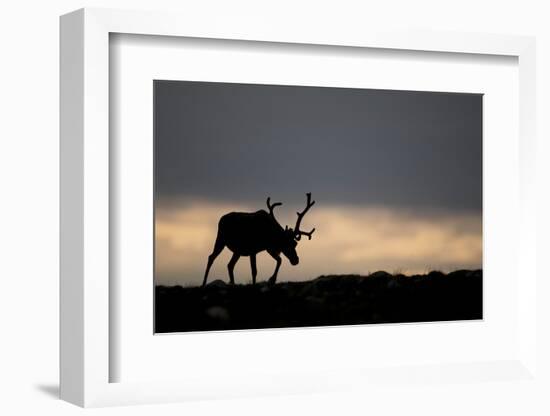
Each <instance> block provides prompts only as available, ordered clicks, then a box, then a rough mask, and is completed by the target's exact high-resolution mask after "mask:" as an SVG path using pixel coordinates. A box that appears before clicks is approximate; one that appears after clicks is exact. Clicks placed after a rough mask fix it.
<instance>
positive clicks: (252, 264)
mask: <svg viewBox="0 0 550 416" xmlns="http://www.w3.org/2000/svg"><path fill="white" fill-rule="evenodd" d="M250 268H251V269H252V284H253V285H255V284H256V275H257V274H258V270H256V255H255V254H252V255H251V256H250Z"/></svg>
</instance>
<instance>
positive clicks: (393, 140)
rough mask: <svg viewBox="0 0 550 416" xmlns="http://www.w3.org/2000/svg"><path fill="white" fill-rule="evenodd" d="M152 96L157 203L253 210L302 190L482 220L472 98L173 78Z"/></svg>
mask: <svg viewBox="0 0 550 416" xmlns="http://www.w3.org/2000/svg"><path fill="white" fill-rule="evenodd" d="M154 92H155V169H156V196H157V198H165V197H183V198H188V197H192V198H199V199H208V200H214V201H216V200H220V201H222V200H225V201H246V202H254V204H255V205H256V204H257V205H263V203H264V201H265V197H266V195H272V196H273V198H274V199H277V200H281V199H282V200H284V201H285V202H300V203H301V202H303V198H304V193H305V192H310V191H311V192H312V193H313V194H314V195H315V198H316V199H317V200H321V201H324V202H326V203H334V204H351V205H365V204H366V205H374V206H379V205H380V206H386V207H390V208H404V209H410V210H413V211H417V212H419V211H422V210H425V209H434V210H442V211H468V212H472V211H474V212H481V201H482V189H481V186H482V183H481V174H482V139H481V135H482V111H481V110H482V96H481V95H480V94H455V93H431V92H410V91H388V90H368V89H343V88H322V87H294V86H273V85H251V84H229V83H207V82H182V81H155V83H154ZM258 202H260V203H259V204H258ZM262 208H263V206H262Z"/></svg>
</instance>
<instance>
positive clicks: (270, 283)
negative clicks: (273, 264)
mask: <svg viewBox="0 0 550 416" xmlns="http://www.w3.org/2000/svg"><path fill="white" fill-rule="evenodd" d="M276 281H277V278H275V277H270V278H269V280H268V281H267V283H268V284H269V285H274V284H275V282H276Z"/></svg>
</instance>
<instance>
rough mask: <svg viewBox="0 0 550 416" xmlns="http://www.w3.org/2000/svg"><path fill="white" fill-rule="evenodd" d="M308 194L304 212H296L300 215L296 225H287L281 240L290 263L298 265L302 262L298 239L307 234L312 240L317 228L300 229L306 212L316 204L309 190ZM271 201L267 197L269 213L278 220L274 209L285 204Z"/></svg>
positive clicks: (283, 250) (282, 247)
mask: <svg viewBox="0 0 550 416" xmlns="http://www.w3.org/2000/svg"><path fill="white" fill-rule="evenodd" d="M306 196H307V202H306V207H305V208H304V210H303V211H302V212H297V213H296V214H297V215H298V219H297V220H296V225H295V226H294V229H292V228H289V227H288V225H287V226H285V229H284V230H283V232H282V234H281V237H280V241H279V245H280V248H281V251H282V252H283V254H284V255H285V256H286V257H287V258H288V260H289V261H290V264H292V265H293V266H296V265H297V264H298V263H299V262H300V259H299V257H298V253H296V246H297V245H298V241H300V240H301V238H302V236H303V235H306V236H307V237H308V238H309V239H310V240H311V235H312V234H313V232H314V231H315V228H314V229H312V230H311V231H309V232H306V231H302V230H300V223H301V222H302V219H303V218H304V215H306V213H307V212H308V211H309V209H310V208H311V207H312V206H313V204H315V201H312V200H311V193H310V192H308V193H307V194H306ZM270 201H271V198H267V207H268V208H269V214H270V215H271V217H272V218H273V219H274V220H275V221H276V222H277V220H276V218H275V215H274V214H273V209H274V208H275V207H276V206H279V205H283V204H282V203H281V202H275V203H273V204H271V203H270ZM277 224H278V222H277ZM281 228H282V227H281Z"/></svg>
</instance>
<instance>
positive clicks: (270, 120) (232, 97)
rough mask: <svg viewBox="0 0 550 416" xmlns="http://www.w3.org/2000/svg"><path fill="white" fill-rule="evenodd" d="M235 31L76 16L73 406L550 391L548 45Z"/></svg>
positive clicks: (66, 67) (119, 16)
mask: <svg viewBox="0 0 550 416" xmlns="http://www.w3.org/2000/svg"><path fill="white" fill-rule="evenodd" d="M247 22H248V23H247ZM234 28H235V26H234V24H233V23H231V22H219V21H217V20H215V21H213V22H211V24H209V25H206V26H205V25H204V24H203V23H199V22H194V21H193V19H192V17H190V16H176V15H168V14H162V13H145V12H128V11H124V12H123V11H113V10H96V9H91V10H90V9H84V10H79V11H76V12H73V13H71V14H68V15H65V16H63V17H62V18H61V256H62V258H61V397H62V398H63V399H65V400H67V401H70V402H72V403H75V404H78V405H81V406H105V405H116V404H137V403H155V402H166V401H183V400H192V399H197V398H203V399H204V398H219V397H243V396H244V397H247V396H255V395H266V394H281V393H293V394H294V393H301V392H304V393H305V392H324V391H334V390H342V389H344V390H345V389H349V390H355V389H360V388H361V386H362V387H367V386H368V388H369V389H372V391H375V389H377V388H380V386H381V385H384V384H386V385H387V383H388V382H389V383H396V382H398V383H400V384H404V385H406V384H407V383H418V382H420V383H425V384H426V386H427V387H426V388H427V389H429V388H430V387H429V385H430V383H433V381H434V380H437V382H451V383H452V382H457V381H460V382H467V383H472V384H475V385H477V384H480V383H481V381H490V382H502V381H509V382H518V383H519V382H525V381H526V380H529V382H530V383H535V384H536V383H538V379H537V377H536V370H537V364H536V361H535V349H536V345H537V337H536V324H535V322H536V302H534V301H533V299H534V298H535V296H534V294H535V288H536V278H537V270H536V267H535V261H534V257H533V256H534V253H535V251H536V250H535V248H536V245H535V244H536V239H535V230H536V218H535V216H534V212H535V206H534V202H533V198H532V195H533V193H534V188H533V186H532V183H533V179H534V159H535V158H534V151H533V146H534V140H535V133H534V121H533V118H532V115H533V114H534V110H535V99H534V91H535V79H534V66H535V64H534V59H535V52H534V51H535V49H534V40H533V39H531V38H528V37H517V36H506V35H498V36H496V35H481V34H452V33H438V34H437V36H434V34H427V33H421V32H418V33H413V32H411V33H381V32H376V31H365V32H364V33H356V34H353V35H350V34H349V33H340V34H339V33H335V32H330V31H327V30H326V28H325V29H322V28H317V29H316V28H314V27H312V28H310V30H308V31H307V33H306V32H305V31H304V30H303V28H293V27H289V28H285V30H283V29H282V28H278V27H272V26H269V25H263V24H262V25H260V24H259V23H258V22H250V21H248V20H247V19H245V18H243V25H240V26H239V31H238V32H235V31H234ZM518 149H519V153H518ZM504 225H505V226H504ZM520 271H521V273H520ZM404 345H406V348H403V346H404ZM435 375H437V376H435Z"/></svg>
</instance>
